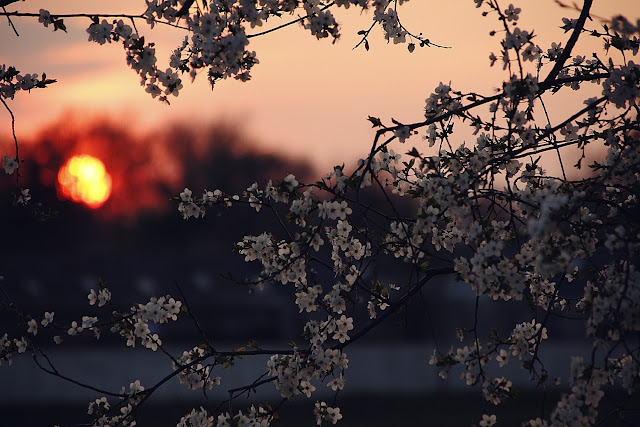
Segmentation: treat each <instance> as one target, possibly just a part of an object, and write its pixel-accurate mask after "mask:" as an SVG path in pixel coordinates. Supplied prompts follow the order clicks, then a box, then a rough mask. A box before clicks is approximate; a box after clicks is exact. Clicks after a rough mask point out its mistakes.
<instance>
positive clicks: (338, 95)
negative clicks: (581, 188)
mask: <svg viewBox="0 0 640 427" xmlns="http://www.w3.org/2000/svg"><path fill="white" fill-rule="evenodd" d="M503 3H504V4H503V5H502V6H503V8H506V7H507V6H508V4H507V3H506V2H503ZM594 3H595V4H594V6H593V9H592V11H593V15H594V16H600V17H602V18H610V17H611V16H613V15H616V14H623V15H626V16H627V17H629V18H631V19H632V21H635V19H636V18H638V17H640V2H637V1H629V0H606V1H605V0H596V1H595V2H594ZM516 6H519V7H521V8H522V9H523V11H522V14H521V20H520V25H519V26H520V27H521V28H523V29H526V30H529V31H531V30H534V33H535V34H536V38H535V41H536V43H537V44H539V45H540V46H541V47H542V48H543V49H546V48H548V47H549V46H550V44H551V42H552V41H563V42H564V43H566V39H567V38H568V36H569V34H564V32H563V31H562V30H561V29H559V28H558V27H559V26H560V25H562V21H561V19H562V17H563V16H568V17H577V14H578V12H576V11H575V10H570V9H562V8H561V7H560V6H559V5H558V4H557V3H556V2H555V1H554V0H523V1H520V2H517V3H516ZM41 7H43V8H48V9H49V11H50V12H51V13H52V14H54V15H55V14H56V13H74V12H84V13H141V12H142V11H143V10H144V9H145V6H144V2H143V1H139V2H138V1H128V0H116V1H111V2H97V1H93V0H82V1H80V0H69V1H64V2H55V3H52V2H50V1H44V0H38V1H36V0H27V1H25V2H18V3H14V4H11V5H10V6H8V10H16V9H17V10H20V11H25V12H27V11H29V12H37V11H38V10H39V9H40V8H41ZM399 15H400V18H401V20H402V22H403V24H404V25H405V26H406V27H408V28H409V29H410V30H411V31H413V32H415V33H420V32H422V33H423V34H424V35H425V36H426V37H427V38H429V39H430V40H431V41H433V42H435V43H438V44H441V45H446V46H450V47H451V48H450V49H438V48H435V47H431V48H422V49H416V50H415V51H414V52H413V53H409V52H408V51H407V48H406V45H393V43H391V44H387V43H386V41H385V40H384V38H383V36H382V31H381V29H380V28H377V29H376V30H374V31H373V32H372V34H371V36H370V44H371V48H370V50H369V51H366V50H365V49H364V48H362V47H360V48H358V49H355V50H354V49H353V47H354V46H355V45H356V44H357V43H358V41H359V36H358V35H357V31H358V30H361V29H366V28H368V26H369V24H370V22H371V15H370V13H364V14H363V13H361V12H360V11H358V10H356V9H355V8H353V7H352V8H350V9H349V10H344V9H339V10H337V11H336V16H337V18H338V21H339V22H340V23H341V24H342V31H341V32H342V37H341V39H340V40H339V41H338V42H337V43H335V44H332V43H331V41H329V40H320V41H318V40H316V39H315V37H313V36H311V35H310V34H309V33H308V32H306V31H305V30H303V29H302V28H301V27H300V26H299V25H292V26H290V27H287V28H285V29H282V30H279V31H276V32H273V33H270V34H268V35H265V36H261V37H258V38H254V39H252V41H251V47H252V48H253V49H254V50H255V51H256V52H257V54H258V58H259V60H260V64H258V65H257V66H255V67H254V69H253V71H252V75H253V78H252V80H251V81H249V82H246V83H241V82H237V81H233V80H225V81H221V82H219V83H218V84H217V85H216V87H215V89H214V90H213V91H212V90H211V88H210V86H209V84H208V82H207V81H206V79H205V78H198V79H196V81H195V83H193V84H191V83H189V82H188V78H185V80H187V81H185V85H184V88H183V89H182V90H181V92H180V96H179V97H177V98H173V97H172V98H171V99H170V100H171V105H170V106H168V105H165V104H162V103H160V102H158V101H157V100H154V99H152V98H151V97H150V96H149V95H148V94H147V93H145V92H144V89H143V88H142V87H141V86H140V85H139V79H138V76H137V75H136V74H135V72H133V71H132V70H131V69H129V68H128V66H127V65H126V63H125V55H124V50H123V49H122V46H121V45H120V44H118V43H111V44H106V45H103V46H100V45H98V44H96V43H93V42H88V41H87V37H88V35H87V33H86V28H87V26H88V25H89V23H90V21H89V19H88V18H78V19H66V20H65V23H66V25H67V28H68V32H67V33H63V32H61V31H57V32H53V31H52V30H51V28H44V27H43V26H42V25H41V24H38V23H37V20H36V19H34V18H14V19H13V23H14V24H15V26H16V28H17V31H18V33H19V34H20V35H19V36H16V35H15V34H14V33H13V30H12V29H11V28H10V26H9V25H7V24H6V22H5V23H4V25H2V26H0V41H1V42H0V64H3V63H5V64H11V65H14V66H15V67H16V68H17V69H18V70H20V71H21V72H23V73H33V72H36V73H38V74H41V73H42V72H43V71H44V72H46V73H47V76H48V77H49V78H54V79H56V80H57V81H58V82H57V83H55V84H54V85H52V86H50V87H48V88H46V89H44V90H34V91H32V93H30V94H26V93H20V94H18V96H16V98H15V100H11V101H10V102H9V105H10V107H11V109H12V110H13V112H14V113H15V116H16V130H17V133H18V138H24V139H25V140H28V139H29V137H30V136H33V135H34V134H36V133H37V132H39V131H41V129H43V128H44V127H45V126H47V125H48V124H50V123H51V122H54V121H56V120H60V118H61V117H71V118H72V119H71V120H77V121H82V120H85V119H90V118H92V117H101V116H108V117H110V118H111V119H113V120H115V121H116V122H118V123H122V124H123V125H124V126H126V127H127V128H128V129H129V131H131V132H134V133H135V132H140V133H148V132H162V130H163V128H164V127H165V126H166V125H167V123H170V122H174V123H175V122H178V123H180V124H182V125H183V126H186V127H187V128H190V129H193V130H197V129H199V128H201V127H203V126H206V125H208V124H211V123H215V122H222V123H232V124H233V125H234V126H236V127H237V128H238V129H239V130H240V131H241V132H243V133H244V134H245V135H247V137H248V139H251V140H254V141H255V143H256V144H257V146H258V147H257V148H259V149H260V150H264V151H265V152H271V153H276V154H279V155H283V156H286V157H289V158H291V159H294V160H305V161H310V162H311V163H312V164H313V165H314V166H315V167H316V168H317V169H318V170H319V171H320V172H325V171H327V170H330V169H331V167H332V166H333V165H335V164H341V163H344V162H347V163H349V162H353V161H354V160H355V159H357V158H358V157H363V156H365V155H366V154H367V152H368V149H369V147H370V145H371V142H372V138H373V136H374V131H373V130H372V129H371V124H370V123H369V122H368V121H367V120H366V118H367V116H369V115H371V116H375V117H379V118H381V119H382V121H383V122H384V123H388V124H390V123H391V118H394V119H396V120H398V121H400V122H402V123H411V122H416V121H420V120H421V119H422V118H423V109H424V101H425V99H426V98H427V97H428V96H429V94H430V93H431V92H432V91H433V89H434V88H435V87H436V86H437V85H438V84H439V83H440V82H444V83H449V82H451V86H452V87H453V88H454V89H459V90H462V91H475V92H478V93H482V94H487V95H491V94H493V93H494V90H495V89H496V88H498V87H499V86H500V85H501V82H502V80H503V79H505V78H506V76H507V74H506V72H503V71H502V70H501V68H500V67H495V68H490V67H489V59H488V57H489V53H490V52H496V53H498V52H499V51H500V48H499V41H500V38H499V36H495V37H491V36H490V35H489V32H490V30H492V29H497V28H499V25H498V22H497V20H496V19H495V16H492V15H490V16H488V17H482V16H481V10H480V9H476V8H475V7H474V4H473V2H472V1H471V0H449V1H447V2H439V1H435V2H434V1H428V2H427V1H424V0H411V1H409V2H406V3H405V4H404V5H402V6H401V7H399ZM288 19H290V17H289V16H285V17H284V18H283V20H284V21H286V20H288ZM137 25H138V29H139V30H140V32H141V33H142V34H143V35H145V36H146V39H147V40H148V41H154V42H155V43H156V48H157V56H158V60H159V62H160V64H162V63H165V64H166V63H168V55H169V53H170V51H171V50H172V49H174V48H175V47H176V46H177V45H178V44H179V43H180V42H181V40H182V39H183V38H184V35H185V33H184V31H183V30H177V29H171V28H167V27H162V26H156V28H155V29H153V30H151V29H150V28H149V26H148V25H146V24H145V23H144V22H142V21H140V22H138V23H137ZM590 26H591V28H599V23H597V22H594V23H592V24H590ZM564 43H563V44H564ZM590 43H591V44H590V45H589V44H586V43H585V44H583V45H579V46H578V48H577V49H576V53H578V52H580V53H583V54H585V55H590V53H591V51H593V50H594V49H598V47H599V44H600V42H599V41H590ZM594 43H595V44H594ZM160 68H162V66H161V67H160ZM185 77H186V76H185ZM201 77H203V76H201ZM583 99H585V96H584V95H581V97H580V99H579V100H578V99H572V97H571V96H564V95H563V97H556V98H553V99H552V102H550V103H549V105H548V107H549V109H550V112H551V114H552V117H554V115H557V116H558V117H562V113H563V112H566V111H567V108H571V107H570V106H571V105H574V104H575V103H576V102H578V103H581V102H582V100H583ZM572 103H574V104H572ZM64 120H67V119H64ZM9 129H10V117H9V114H8V113H7V112H6V111H0V138H2V140H1V142H0V151H3V152H8V153H10V154H11V153H12V145H11V140H10V139H9V137H8V136H9V134H8V130H9ZM458 135H459V136H458V138H459V142H460V143H461V142H463V140H465V139H467V138H468V139H471V135H470V134H469V133H468V132H467V133H466V134H465V132H464V131H463V132H460V133H459V134H458ZM410 142H411V143H413V144H423V142H422V141H421V139H420V137H419V136H416V137H413V138H412V139H411V140H410ZM408 149H409V147H407V151H408ZM285 172H286V171H283V176H284V174H285Z"/></svg>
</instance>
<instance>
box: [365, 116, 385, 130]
mask: <svg viewBox="0 0 640 427" xmlns="http://www.w3.org/2000/svg"><path fill="white" fill-rule="evenodd" d="M367 120H369V121H370V122H371V123H372V124H373V126H372V127H374V128H375V127H381V126H382V122H381V121H380V119H379V118H377V117H373V116H369V117H367Z"/></svg>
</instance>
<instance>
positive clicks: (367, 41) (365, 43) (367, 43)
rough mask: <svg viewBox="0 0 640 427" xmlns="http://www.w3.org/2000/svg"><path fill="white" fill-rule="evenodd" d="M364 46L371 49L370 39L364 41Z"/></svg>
mask: <svg viewBox="0 0 640 427" xmlns="http://www.w3.org/2000/svg"><path fill="white" fill-rule="evenodd" d="M364 48H365V49H367V52H368V51H369V40H365V41H364Z"/></svg>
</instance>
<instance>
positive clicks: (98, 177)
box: [58, 154, 111, 209]
mask: <svg viewBox="0 0 640 427" xmlns="http://www.w3.org/2000/svg"><path fill="white" fill-rule="evenodd" d="M58 183H59V193H60V194H61V195H62V196H64V197H65V198H67V199H71V200H73V201H74V202H79V203H84V204H85V205H87V206H89V207H90V208H93V209H96V208H99V207H100V206H102V204H103V203H104V202H106V201H107V199H108V198H109V196H110V195H111V175H109V173H108V172H107V170H106V168H105V167H104V164H103V163H102V162H101V161H100V160H99V159H97V158H95V157H93V156H89V155H87V154H83V155H79V156H73V157H71V158H70V159H69V160H67V162H66V163H65V164H64V165H63V166H62V167H61V168H60V171H59V172H58Z"/></svg>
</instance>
